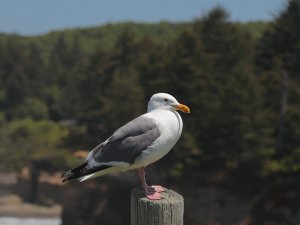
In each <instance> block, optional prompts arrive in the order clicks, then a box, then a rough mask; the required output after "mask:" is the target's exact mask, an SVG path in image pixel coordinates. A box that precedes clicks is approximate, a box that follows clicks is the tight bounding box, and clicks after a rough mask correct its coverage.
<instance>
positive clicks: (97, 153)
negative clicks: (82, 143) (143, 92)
mask: <svg viewBox="0 0 300 225" xmlns="http://www.w3.org/2000/svg"><path fill="white" fill-rule="evenodd" d="M178 110H179V111H182V112H184V113H190V109H189V107H188V106H186V105H183V104H180V103H179V102H178V101H177V100H176V99H175V98H174V97H173V96H172V95H170V94H166V93H157V94H154V95H153V96H152V97H151V98H150V101H149V102H148V109H147V113H145V114H143V115H141V116H139V117H137V118H135V119H134V120H132V121H130V122H129V123H127V124H125V125H124V126H122V127H120V128H119V129H117V130H116V131H115V132H114V133H113V135H112V136H110V137H109V138H108V139H107V140H106V141H104V142H102V143H101V144H99V145H98V146H96V147H95V148H94V149H93V150H92V151H90V152H89V154H88V156H87V158H86V161H85V162H84V163H82V164H81V165H79V166H77V167H75V168H73V169H71V170H69V171H67V172H65V173H63V174H62V176H61V177H62V178H63V181H62V182H65V181H68V180H72V179H76V178H77V179H79V181H80V182H82V181H85V180H87V179H91V178H94V177H97V176H101V175H104V174H108V173H120V172H125V171H128V170H134V169H136V170H138V174H139V178H140V181H141V184H142V188H143V192H144V194H145V196H146V197H147V198H148V199H151V200H158V199H161V197H162V195H161V193H162V192H164V191H165V189H164V188H163V187H162V186H160V185H152V186H148V185H147V183H146V178H145V170H144V169H145V167H146V166H148V165H149V164H151V163H154V162H155V161H157V160H159V159H161V158H162V157H163V156H165V155H166V154H167V153H168V152H169V151H170V150H171V149H172V148H173V146H174V145H175V144H176V142H177V141H178V139H179V137H180V136H181V133H182V126H183V123H182V119H181V116H180V115H179V113H178V112H177V111H178Z"/></svg>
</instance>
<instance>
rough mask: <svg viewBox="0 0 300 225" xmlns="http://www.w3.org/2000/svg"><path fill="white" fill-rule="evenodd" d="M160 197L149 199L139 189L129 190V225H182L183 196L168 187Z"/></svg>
mask: <svg viewBox="0 0 300 225" xmlns="http://www.w3.org/2000/svg"><path fill="white" fill-rule="evenodd" d="M162 197H163V198H162V199H160V200H149V199H148V198H146V197H145V195H144V194H143V191H142V190H141V189H138V188H136V189H134V190H133V191H132V192H131V225H183V211H184V201H183V197H182V196H181V195H180V194H178V193H176V192H175V191H172V190H168V189H166V192H164V193H162Z"/></svg>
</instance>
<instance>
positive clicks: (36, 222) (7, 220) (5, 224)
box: [0, 217, 61, 225]
mask: <svg viewBox="0 0 300 225" xmlns="http://www.w3.org/2000/svg"><path fill="white" fill-rule="evenodd" d="M60 224H61V220H60V218H15V217H0V225H60Z"/></svg>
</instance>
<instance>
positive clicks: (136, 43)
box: [0, 0, 300, 192]
mask: <svg viewBox="0 0 300 225" xmlns="http://www.w3.org/2000/svg"><path fill="white" fill-rule="evenodd" d="M299 21H300V3H299V1H297V0H292V1H289V3H287V4H286V7H285V8H284V9H282V11H281V12H279V13H278V15H277V16H276V18H274V20H273V21H272V22H269V23H257V24H256V26H255V24H251V26H248V29H247V27H245V26H243V24H237V23H233V22H231V21H230V20H229V19H228V14H227V12H226V11H224V10H223V9H222V8H215V9H214V10H212V11H210V12H209V13H207V15H205V16H203V17H201V18H200V19H197V20H196V21H194V22H192V23H186V24H180V25H178V26H177V27H176V25H174V24H173V25H172V24H167V23H163V24H162V26H161V28H160V29H161V30H159V29H158V28H156V33H157V34H158V35H156V36H155V35H147V34H148V33H147V32H146V33H145V30H147V29H146V28H145V27H144V28H143V29H142V28H140V29H141V33H140V35H139V29H137V28H136V27H135V25H134V24H126V25H124V26H123V28H124V29H123V28H122V31H121V32H119V33H117V35H115V36H114V38H115V39H114V38H112V39H113V41H112V39H111V38H107V39H106V40H108V41H103V36H102V35H103V33H101V32H98V33H97V29H102V28H93V29H92V30H93V32H94V34H95V35H94V36H93V41H91V42H89V41H88V39H86V41H87V43H85V39H83V38H82V37H83V36H81V35H80V34H84V33H85V32H88V31H85V29H80V30H76V32H74V35H73V36H72V35H71V33H72V32H71V31H68V32H67V33H66V32H56V33H52V34H49V36H45V37H43V38H38V37H32V38H31V37H18V36H10V35H2V37H1V38H0V40H1V42H0V109H1V114H0V133H1V136H0V139H1V141H0V162H1V164H0V170H2V171H3V170H4V171H5V170H19V169H21V168H22V167H23V166H24V165H26V164H27V163H28V162H30V160H32V159H43V158H53V159H55V160H54V161H55V163H56V164H57V166H58V167H59V166H60V165H70V164H72V160H71V154H70V153H71V152H72V151H74V150H78V149H91V148H92V147H94V145H96V144H97V143H99V142H100V141H103V140H105V139H106V138H107V137H108V136H109V135H110V134H111V133H112V132H113V131H114V130H115V129H117V128H118V127H119V126H121V125H123V124H124V123H126V122H127V121H129V120H131V119H133V118H134V117H136V116H138V115H140V114H142V113H144V112H145V110H146V104H147V101H148V99H149V97H151V95H152V94H154V93H157V92H167V93H170V94H172V95H174V96H175V97H176V98H177V99H178V100H179V101H180V102H182V103H184V104H186V105H188V106H190V108H191V114H190V115H183V120H184V125H185V126H184V132H183V136H182V138H181V140H180V141H179V143H178V144H177V146H176V147H175V149H174V150H173V151H172V153H170V156H168V157H167V159H163V160H165V163H164V164H163V165H167V167H168V168H170V170H168V171H170V175H171V176H172V177H174V179H176V178H181V179H184V178H185V177H187V175H189V174H198V173H199V171H213V170H223V171H226V173H227V174H228V179H229V180H230V183H232V184H234V185H236V187H239V188H240V189H242V190H244V191H250V192H255V191H257V190H259V189H260V188H261V187H262V186H263V185H264V184H266V185H267V184H270V183H271V184H274V185H278V184H280V183H282V182H285V181H286V180H289V181H293V180H299V172H300V163H299V159H300V146H299V137H300V104H299V99H300V26H299ZM107 26H112V27H113V26H114V25H107ZM117 26H121V25H120V24H119V25H117ZM165 27H168V32H166V30H165ZM106 28H107V27H106ZM171 28H172V29H171ZM110 29H112V28H110ZM106 31H107V30H106ZM107 32H109V31H107ZM165 33H167V35H162V34H165ZM142 34H143V35H142ZM145 34H146V35H145ZM159 35H161V36H159ZM87 37H88V35H87ZM108 37H110V36H108ZM47 38H48V39H47ZM46 39H47V40H48V42H43V41H42V40H44V41H45V40H46ZM50 39H51V40H52V42H51V43H54V44H53V45H51V48H49V46H47V45H45V43H48V44H49V43H50V42H49V40H50ZM98 39H99V43H98V42H97V41H98ZM100 40H102V42H101V43H100ZM161 166H162V165H161ZM292 183H293V182H292ZM289 184H290V183H289ZM298 185H299V184H298Z"/></svg>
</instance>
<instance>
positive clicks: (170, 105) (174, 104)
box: [147, 93, 190, 113]
mask: <svg viewBox="0 0 300 225" xmlns="http://www.w3.org/2000/svg"><path fill="white" fill-rule="evenodd" d="M154 109H167V110H180V111H182V112H184V113H190V109H189V107H187V106H186V105H183V104H181V103H179V102H178V101H177V100H176V98H174V97H173V96H172V95H169V94H166V93H157V94H154V95H152V97H151V98H150V101H149V102H148V110H147V111H148V112H150V111H152V110H154Z"/></svg>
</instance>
